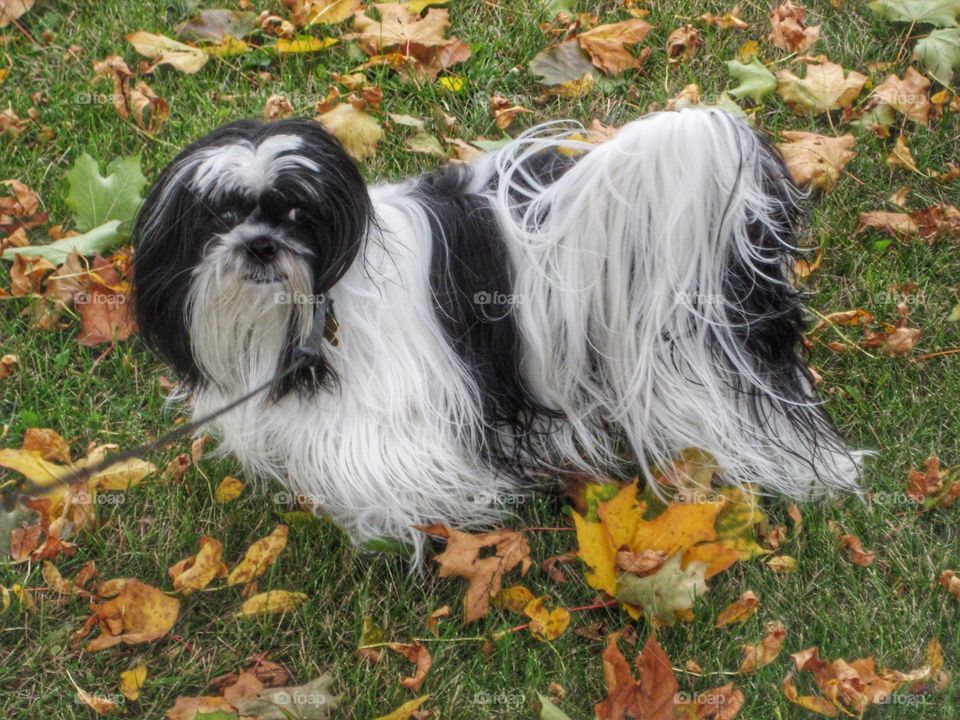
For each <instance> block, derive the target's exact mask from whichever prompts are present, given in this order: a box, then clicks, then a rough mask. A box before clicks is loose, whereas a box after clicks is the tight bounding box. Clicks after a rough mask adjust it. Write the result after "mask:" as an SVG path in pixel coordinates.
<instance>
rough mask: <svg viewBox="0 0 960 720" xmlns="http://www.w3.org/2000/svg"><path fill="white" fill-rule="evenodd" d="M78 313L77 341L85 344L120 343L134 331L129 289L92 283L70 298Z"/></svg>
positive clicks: (88, 345) (135, 328) (127, 287)
mask: <svg viewBox="0 0 960 720" xmlns="http://www.w3.org/2000/svg"><path fill="white" fill-rule="evenodd" d="M73 303H74V307H75V308H76V310H77V314H78V315H79V316H80V333H79V335H78V336H77V342H79V343H80V344H81V345H83V346H85V347H96V346H97V345H102V344H103V343H116V342H122V341H124V340H126V339H127V338H129V337H130V336H131V335H133V334H134V333H135V332H136V331H137V325H136V320H135V319H134V316H133V310H132V303H131V301H130V289H129V286H128V285H126V284H125V285H124V286H123V287H122V289H121V291H120V292H118V291H117V289H115V288H112V287H108V286H106V285H103V284H102V283H98V282H94V283H92V284H91V285H90V287H89V288H88V289H87V291H86V292H84V293H82V294H77V295H75V296H74V298H73Z"/></svg>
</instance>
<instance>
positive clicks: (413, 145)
mask: <svg viewBox="0 0 960 720" xmlns="http://www.w3.org/2000/svg"><path fill="white" fill-rule="evenodd" d="M404 147H406V148H407V150H409V151H410V152H415V153H422V154H424V155H433V156H434V157H440V158H445V157H447V151H446V150H444V149H443V145H441V144H440V141H439V140H437V138H436V137H435V136H434V135H431V134H430V133H425V132H418V133H417V134H416V135H414V136H413V137H409V138H407V139H406V141H405V142H404Z"/></svg>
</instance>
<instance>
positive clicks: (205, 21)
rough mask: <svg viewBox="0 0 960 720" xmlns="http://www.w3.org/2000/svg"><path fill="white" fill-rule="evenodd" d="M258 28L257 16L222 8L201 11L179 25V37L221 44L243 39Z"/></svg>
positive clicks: (176, 31) (177, 30)
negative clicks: (231, 39)
mask: <svg viewBox="0 0 960 720" xmlns="http://www.w3.org/2000/svg"><path fill="white" fill-rule="evenodd" d="M256 28H257V16H256V15H255V14H254V13H252V12H244V11H242V10H226V9H222V8H217V9H211V10H200V11H199V12H197V14H196V15H193V16H192V17H191V18H190V19H188V20H184V21H183V22H182V23H180V24H179V25H177V27H176V28H175V29H174V32H175V33H176V34H177V37H182V38H185V39H187V40H207V41H213V42H216V43H221V42H223V41H224V40H228V39H230V38H234V39H237V38H242V37H244V36H245V35H249V34H250V33H251V32H253V31H254V30H255V29H256Z"/></svg>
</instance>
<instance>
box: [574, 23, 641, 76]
mask: <svg viewBox="0 0 960 720" xmlns="http://www.w3.org/2000/svg"><path fill="white" fill-rule="evenodd" d="M652 29H653V26H652V25H651V24H650V23H648V22H645V21H644V20H640V19H639V18H631V19H630V20H623V21H621V22H618V23H612V24H610V25H598V26H597V27H595V28H593V29H592V30H588V31H587V32H585V33H580V34H579V35H577V42H579V43H580V47H582V48H583V49H584V50H585V51H586V52H587V54H588V55H590V59H591V61H592V62H593V64H594V65H596V66H597V67H598V68H600V69H601V70H603V72H605V73H606V74H608V75H619V74H620V73H622V72H623V71H624V70H629V69H632V68H638V67H640V66H641V65H642V64H643V61H644V60H645V59H646V57H647V55H648V54H649V53H650V49H649V48H644V49H643V51H641V52H640V53H639V54H638V55H635V54H634V53H633V52H632V50H631V49H632V48H633V46H634V45H637V44H638V43H641V42H643V40H644V38H646V37H647V34H648V33H649V32H650V31H651V30H652Z"/></svg>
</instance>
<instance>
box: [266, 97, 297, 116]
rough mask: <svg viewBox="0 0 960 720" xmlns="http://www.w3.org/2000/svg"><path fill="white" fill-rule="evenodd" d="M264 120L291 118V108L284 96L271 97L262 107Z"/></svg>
mask: <svg viewBox="0 0 960 720" xmlns="http://www.w3.org/2000/svg"><path fill="white" fill-rule="evenodd" d="M261 115H262V116H263V119H264V120H280V119H282V118H288V117H292V116H293V106H292V105H291V104H290V101H289V100H287V96H286V95H271V96H270V97H268V98H267V102H266V103H264V105H263V112H262V113H261Z"/></svg>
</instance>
